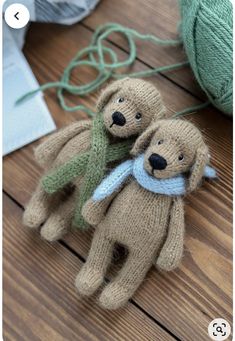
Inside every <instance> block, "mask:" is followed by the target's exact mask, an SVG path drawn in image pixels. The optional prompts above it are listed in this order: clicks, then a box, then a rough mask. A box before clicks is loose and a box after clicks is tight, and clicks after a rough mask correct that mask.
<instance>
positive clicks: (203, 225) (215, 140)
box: [4, 25, 232, 340]
mask: <svg viewBox="0 0 235 341" xmlns="http://www.w3.org/2000/svg"><path fill="white" fill-rule="evenodd" d="M36 27H38V26H37V25H36ZM50 28H51V30H50V32H48V33H46V29H42V30H38V31H37V32H36V37H37V38H39V39H40V40H39V42H40V44H39V46H41V47H40V48H38V47H37V46H36V45H37V44H36V42H34V44H35V46H34V45H33V46H32V50H31V49H29V46H28V48H27V55H28V58H29V59H30V63H31V64H32V65H33V69H34V71H35V72H36V73H37V75H38V77H41V78H40V82H43V81H44V82H45V81H49V80H50V77H52V76H54V77H55V78H56V76H57V77H58V74H59V72H60V71H61V70H62V69H63V68H64V63H65V62H66V61H67V60H66V58H68V55H70V53H71V51H73V50H76V48H77V47H76V46H75V45H76V44H75V35H77V34H79V33H80V35H79V42H80V41H81V42H82V43H83V42H84V43H85V40H86V39H87V38H88V33H87V31H86V30H84V29H83V28H82V27H81V26H79V25H76V27H75V29H74V30H71V29H67V31H66V30H61V28H59V27H55V26H53V27H50ZM39 31H40V33H38V32H39ZM60 33H61V34H62V35H63V39H62V37H61V39H57V35H59V34H60ZM75 33H76V34H75ZM44 37H46V38H47V39H49V40H50V42H51V45H50V47H48V44H46V41H45V39H44ZM80 38H81V39H80ZM83 38H84V40H83ZM85 38H86V39H85ZM30 39H31V41H30V42H32V43H33V32H32V35H31V38H30ZM65 39H66V44H67V45H68V46H70V49H69V53H64V54H63V53H62V54H60V50H61V48H62V46H63V45H64V44H65V43H64V42H63V41H64V40H65ZM57 40H58V41H57ZM37 41H38V40H37ZM86 43H87V41H86ZM58 44H59V46H58ZM35 49H36V50H35ZM33 51H34V52H33ZM63 51H64V50H63ZM39 52H40V53H39ZM71 54H72V53H71ZM58 55H60V58H59V59H58ZM45 60H47V62H46V63H45V62H44V61H45ZM65 64H66V63H65ZM51 65H53V69H52V67H51ZM142 67H143V66H142V65H141V64H140V63H137V64H136V66H135V68H136V69H141V68H142ZM41 71H42V72H41ZM87 74H88V75H87ZM88 76H91V74H90V73H89V71H87V70H84V71H83V72H81V73H79V77H75V78H76V80H77V79H79V80H81V81H82V80H83V79H87V77H88ZM83 77H84V78H83ZM153 81H154V83H155V84H157V85H158V87H159V89H160V91H161V92H162V94H163V97H164V99H165V101H166V103H167V104H168V105H169V107H170V108H173V109H174V110H180V109H181V108H182V107H184V106H189V105H192V104H195V99H194V98H193V97H192V96H190V95H189V94H186V93H185V92H184V91H182V90H181V89H180V88H178V87H176V86H175V85H174V84H172V83H171V82H169V81H167V80H166V79H164V78H163V77H160V76H159V77H154V79H153ZM47 98H48V100H49V105H50V106H51V108H53V111H55V110H57V106H56V104H55V103H54V97H51V96H47ZM91 102H94V97H92V98H91ZM87 103H88V101H87ZM60 114H62V111H60V113H58V112H55V113H54V117H55V118H56V120H57V122H58V124H59V125H63V124H64V123H65V121H66V122H69V121H70V120H74V119H79V118H80V117H82V116H81V115H80V114H79V113H75V114H73V115H70V114H68V115H67V116H66V115H64V114H62V115H61V116H60ZM64 117H66V118H65V119H64ZM190 119H192V120H193V121H194V122H196V124H197V125H198V126H199V127H200V128H201V129H202V130H203V131H204V135H205V137H206V139H207V141H208V144H209V146H210V149H211V155H212V161H213V164H214V166H215V167H216V168H217V169H218V173H219V175H220V181H219V182H216V183H213V184H206V186H205V187H204V189H203V190H201V191H200V192H199V193H197V194H195V195H193V196H191V197H190V198H188V199H187V203H188V205H187V208H186V222H187V233H186V252H185V257H184V261H183V264H182V266H181V267H180V269H179V270H177V271H175V272H173V273H171V274H159V273H156V271H155V270H152V271H151V272H150V274H149V276H148V277H147V279H146V281H145V282H144V284H143V285H142V287H141V288H140V290H138V292H137V294H136V295H135V297H134V299H135V301H136V302H137V303H138V304H139V305H140V306H141V307H143V308H144V309H145V310H146V311H148V312H149V313H150V314H151V315H152V316H154V318H156V319H157V320H159V321H161V323H163V324H164V325H165V326H166V327H167V328H169V329H170V330H171V331H172V332H174V333H176V335H177V336H178V337H180V338H181V339H183V340H191V336H192V333H195V335H198V338H199V337H200V340H207V339H208V336H207V325H208V323H209V322H210V320H211V319H212V318H214V317H217V316H222V317H225V318H227V319H228V320H229V321H231V309H232V308H231V245H232V239H231V235H232V226H231V221H232V218H231V216H232V214H231V213H232V192H231V189H232V181H231V178H232V165H231V160H232V156H231V155H232V143H231V142H232V127H231V122H230V120H229V119H226V118H225V117H223V116H222V115H221V114H220V113H219V112H218V111H216V110H213V109H210V110H206V111H205V110H204V111H201V112H200V113H198V114H197V115H194V116H193V117H192V118H190ZM33 145H35V144H33ZM33 145H30V146H28V147H26V148H23V149H22V150H20V151H17V152H15V153H13V154H12V155H9V156H8V157H6V158H5V161H4V188H5V190H6V191H7V192H8V193H9V194H11V195H12V196H13V197H14V198H15V199H16V200H18V201H19V202H20V203H21V204H22V205H24V204H25V203H26V202H27V200H28V199H29V197H30V193H31V192H32V190H33V188H34V187H35V185H36V181H37V179H38V177H39V174H40V169H39V168H38V166H37V165H36V164H35V163H34V161H33V158H32V148H33ZM90 238H91V233H85V234H82V233H81V232H77V233H74V234H72V235H70V236H68V237H67V238H66V242H67V243H68V244H69V245H70V246H71V247H72V248H74V249H75V250H76V251H77V252H79V253H80V254H81V255H83V256H84V257H85V256H86V255H87V252H88V248H89V244H90ZM205 260H206V261H205ZM196 333H198V334H196Z"/></svg>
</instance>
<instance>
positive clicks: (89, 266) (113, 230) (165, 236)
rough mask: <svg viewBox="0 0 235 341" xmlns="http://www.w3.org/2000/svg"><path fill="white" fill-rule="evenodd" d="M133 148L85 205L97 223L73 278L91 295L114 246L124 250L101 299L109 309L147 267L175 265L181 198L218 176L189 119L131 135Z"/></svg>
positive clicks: (117, 304)
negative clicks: (122, 260)
mask: <svg viewBox="0 0 235 341" xmlns="http://www.w3.org/2000/svg"><path fill="white" fill-rule="evenodd" d="M145 149H146V150H145ZM144 150H145V152H144V153H143V151H144ZM131 153H132V155H134V156H137V155H138V156H137V157H136V158H135V159H133V160H127V161H125V162H123V163H122V164H120V165H119V166H117V168H115V169H114V170H113V171H112V172H111V174H110V175H109V176H107V177H106V178H105V179H104V180H103V181H102V182H101V184H100V185H99V186H98V187H97V189H96V190H95V192H94V194H93V196H92V197H91V199H89V200H88V201H87V203H86V204H85V205H84V206H83V210H82V214H83V216H84V218H85V219H86V220H87V222H88V223H89V224H91V225H95V226H96V227H95V233H94V238H93V241H92V245H91V248H90V252H89V255H88V258H87V261H86V263H85V264H84V266H83V268H82V269H81V271H80V272H79V274H78V276H77V278H76V287H77V289H78V291H79V293H80V294H82V295H91V294H93V293H94V292H95V291H96V290H97V289H98V287H99V286H100V285H101V283H102V282H103V280H104V276H105V273H106V270H107V267H108V265H109V263H110V261H111V254H112V250H113V247H114V244H115V243H120V244H121V245H124V246H125V247H126V248H127V249H128V251H129V254H128V257H127V260H126V262H125V264H124V265H123V267H122V269H121V271H120V272H119V273H118V275H117V277H116V278H114V280H113V281H111V283H110V284H108V285H107V286H106V287H105V288H104V290H103V291H102V293H101V296H100V297H99V303H100V305H101V306H103V307H104V308H107V309H116V308H119V307H121V306H122V305H123V304H125V303H126V302H127V301H128V299H129V298H130V297H131V296H132V295H133V293H134V292H135V290H136V289H137V288H138V286H139V285H140V284H141V282H142V281H143V279H144V277H145V275H146V273H147V271H148V270H149V268H150V267H151V265H152V264H155V265H156V267H157V268H159V269H161V270H165V271H170V270H173V269H175V268H176V267H177V266H178V265H179V263H180V260H181V257H182V253H183V242H184V205H183V199H182V196H184V195H185V194H186V193H189V192H191V191H193V190H195V189H196V188H197V187H198V186H199V184H200V182H201V179H202V178H203V176H205V177H212V178H213V177H215V171H214V169H212V168H211V167H209V166H207V163H208V161H209V154H208V148H207V146H206V145H205V143H204V141H203V138H202V135H201V133H200V131H199V130H198V129H197V128H196V127H195V126H194V125H193V124H192V123H190V122H188V121H184V120H173V119H171V120H167V119H165V120H159V121H158V122H157V123H154V124H152V125H151V126H150V127H149V128H148V129H147V130H146V131H145V132H144V133H143V134H142V135H141V136H140V137H139V138H138V139H137V140H136V143H135V144H134V147H133V149H132V152H131Z"/></svg>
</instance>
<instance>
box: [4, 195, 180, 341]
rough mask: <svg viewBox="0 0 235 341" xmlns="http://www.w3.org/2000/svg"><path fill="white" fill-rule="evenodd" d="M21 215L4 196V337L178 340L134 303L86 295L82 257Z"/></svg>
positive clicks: (5, 338)
mask: <svg viewBox="0 0 235 341" xmlns="http://www.w3.org/2000/svg"><path fill="white" fill-rule="evenodd" d="M21 216H22V210H21V208H19V207H18V206H17V205H16V204H15V203H14V202H12V201H11V200H10V199H9V198H8V197H6V196H4V235H3V236H4V243H3V254H4V268H3V269H4V279H3V289H4V296H3V297H4V299H3V301H4V302H3V303H4V307H3V323H4V340H6V341H8V340H14V341H20V340H24V341H26V340H28V341H34V340H42V341H48V340H56V341H62V340H68V341H69V340H81V341H83V340H89V341H91V340H92V341H93V340H140V341H142V340H164V341H171V340H175V338H173V337H171V336H170V335H169V334H168V333H167V332H165V331H164V330H162V328H160V327H159V326H158V325H157V324H156V323H155V322H153V321H152V320H151V319H148V318H147V317H146V316H145V314H144V313H143V312H141V311H140V310H139V309H138V308H137V307H135V306H134V305H133V304H131V303H130V304H129V305H128V308H127V309H125V310H120V311H118V312H108V311H104V310H102V309H101V308H99V307H98V306H97V304H96V303H95V301H94V299H87V300H81V299H80V298H79V297H78V295H77V294H76V292H75V289H74V274H75V273H76V272H78V271H79V269H80V268H81V265H82V262H81V261H80V260H79V259H78V258H77V257H76V256H74V255H73V254H72V253H71V252H69V251H68V250H67V249H66V248H65V247H63V246H62V245H61V244H59V243H57V244H56V245H50V244H46V243H42V242H40V241H39V239H38V237H37V236H36V234H29V233H28V231H26V230H24V229H22V226H21ZM91 307H92V309H91ZM143 322H144V323H143Z"/></svg>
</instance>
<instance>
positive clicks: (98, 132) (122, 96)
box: [23, 78, 165, 241]
mask: <svg viewBox="0 0 235 341" xmlns="http://www.w3.org/2000/svg"><path fill="white" fill-rule="evenodd" d="M97 111H98V114H97V115H96V116H95V118H94V119H93V120H92V121H91V120H84V121H79V122H75V123H73V124H71V125H69V126H68V127H66V128H64V129H62V130H60V131H58V132H56V133H55V134H53V135H51V136H50V137H49V138H48V139H47V140H46V141H45V142H43V143H42V144H41V145H39V147H37V149H36V150H35V158H36V160H37V162H38V163H39V165H40V166H42V167H43V168H44V169H45V176H44V177H43V178H42V179H41V180H40V182H39V184H38V186H37V189H36V191H35V193H34V194H33V196H32V198H31V200H30V201H29V203H28V205H27V207H26V210H25V213H24V216H23V223H24V225H26V226H29V227H31V228H34V229H36V228H38V227H39V226H40V225H42V224H44V225H43V227H42V228H41V231H40V233H41V236H42V237H43V238H45V239H46V240H48V241H55V240H57V239H59V238H60V237H61V236H62V235H63V234H64V233H65V232H66V231H67V230H68V228H69V227H70V226H71V223H72V219H73V217H74V215H75V225H76V226H78V227H80V228H82V227H84V225H85V224H84V220H83V217H82V215H81V209H82V206H83V204H84V203H85V202H86V201H87V199H89V198H90V196H91V195H92V193H93V191H94V189H95V188H96V187H97V185H98V184H99V183H100V182H101V180H102V178H103V177H104V175H105V171H106V170H107V167H112V165H113V164H114V163H113V162H114V161H118V160H123V159H125V158H126V157H127V156H128V154H129V151H130V149H131V147H132V145H133V143H134V139H135V138H136V136H137V135H138V134H140V133H142V132H143V131H144V130H145V129H146V127H147V126H148V125H149V124H150V122H152V121H155V120H157V119H159V118H162V117H164V114H165V107H164V106H163V104H162V100H161V96H160V94H159V92H158V90H157V89H156V88H155V87H154V86H153V85H152V84H151V83H149V82H146V81H143V80H141V79H130V78H125V79H122V80H119V81H116V82H114V83H112V84H111V85H110V86H108V87H107V88H106V89H105V91H104V92H103V93H102V94H101V96H100V98H99V99H98V103H97ZM71 184H73V186H71ZM74 187H75V188H74Z"/></svg>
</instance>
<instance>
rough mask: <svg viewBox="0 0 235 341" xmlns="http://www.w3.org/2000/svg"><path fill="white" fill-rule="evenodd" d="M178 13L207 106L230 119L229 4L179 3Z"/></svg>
mask: <svg viewBox="0 0 235 341" xmlns="http://www.w3.org/2000/svg"><path fill="white" fill-rule="evenodd" d="M180 9H181V17H182V22H181V34H182V39H183V43H184V47H185V50H186V53H187V56H188V59H189V62H190V65H191V67H192V70H193V72H194V75H195V77H196V79H197V81H198V83H199V84H200V86H201V88H202V89H203V90H204V91H205V93H206V94H207V96H208V98H209V100H210V102H212V103H213V104H214V105H215V106H216V107H217V108H218V109H219V110H222V111H223V112H224V113H226V114H228V115H232V105H233V98H232V96H233V81H232V74H233V54H232V53H233V34H232V27H233V9H232V3H231V1H229V0H223V1H221V0H213V1H211V0H194V1H191V0H181V1H180Z"/></svg>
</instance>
